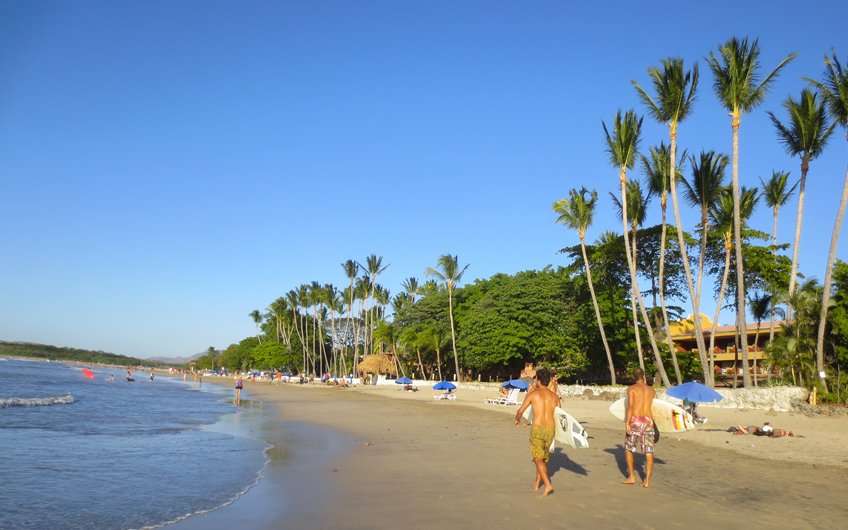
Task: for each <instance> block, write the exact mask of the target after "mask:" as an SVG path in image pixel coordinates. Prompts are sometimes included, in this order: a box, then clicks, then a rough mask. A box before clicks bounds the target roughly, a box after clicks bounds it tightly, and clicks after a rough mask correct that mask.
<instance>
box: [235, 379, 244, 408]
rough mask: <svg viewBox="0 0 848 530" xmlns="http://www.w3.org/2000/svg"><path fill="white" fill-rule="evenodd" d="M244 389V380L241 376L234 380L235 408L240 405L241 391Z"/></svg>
mask: <svg viewBox="0 0 848 530" xmlns="http://www.w3.org/2000/svg"><path fill="white" fill-rule="evenodd" d="M242 388H244V380H243V379H242V378H241V376H239V377H238V379H236V400H235V401H236V407H238V406H239V405H241V389H242Z"/></svg>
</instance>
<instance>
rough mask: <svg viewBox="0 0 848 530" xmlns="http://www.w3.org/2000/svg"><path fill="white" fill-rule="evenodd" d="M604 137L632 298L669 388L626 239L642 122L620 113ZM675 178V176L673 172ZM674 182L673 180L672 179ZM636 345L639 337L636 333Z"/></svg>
mask: <svg viewBox="0 0 848 530" xmlns="http://www.w3.org/2000/svg"><path fill="white" fill-rule="evenodd" d="M602 125H603V128H604V135H605V137H606V143H607V152H608V153H609V156H610V163H611V164H612V165H613V166H614V167H616V168H618V182H619V186H620V188H621V190H620V191H621V205H622V208H621V222H622V225H623V226H624V252H625V255H626V256H625V258H626V260H627V264H628V268H629V269H630V288H631V291H632V293H633V294H632V296H633V297H634V298H635V299H636V301H637V303H638V305H639V309H640V310H641V313H642V320H644V322H645V328H646V329H647V331H648V339H649V340H650V342H651V349H652V350H653V352H654V359H655V361H656V364H657V370H658V371H659V372H660V376H661V377H662V380H663V384H664V385H666V386H670V383H669V381H668V375H667V374H666V373H665V367H664V366H663V364H662V358H660V351H659V348H657V341H656V338H655V337H654V330H653V326H651V320H650V319H649V318H648V312H647V311H646V310H645V305H644V303H643V302H642V295H641V293H640V292H639V280H638V279H637V278H636V262H635V260H634V259H633V257H634V256H633V253H632V252H631V249H630V238H628V237H627V229H628V227H627V206H628V201H627V170H628V169H631V168H633V164H634V163H635V162H636V154H637V152H638V150H639V136H640V134H641V131H642V118H639V117H637V116H636V112H634V111H633V110H628V111H627V112H626V113H625V114H624V115H622V114H621V112H620V111H619V112H617V113H616V115H615V121H614V122H613V132H612V134H610V132H609V130H608V129H607V125H606V124H605V123H602ZM672 174H673V172H672ZM672 180H673V179H672ZM636 337H637V341H638V337H639V333H638V330H637V333H636Z"/></svg>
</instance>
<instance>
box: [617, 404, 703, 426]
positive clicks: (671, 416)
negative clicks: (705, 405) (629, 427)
mask: <svg viewBox="0 0 848 530" xmlns="http://www.w3.org/2000/svg"><path fill="white" fill-rule="evenodd" d="M609 411H610V413H611V414H612V415H613V416H615V417H616V418H618V419H619V420H621V421H624V418H625V414H626V412H627V398H621V399H619V400H618V401H616V402H614V403H613V404H612V405H610V407H609ZM651 415H652V416H653V417H654V423H656V424H657V428H658V429H659V430H660V432H686V431H691V430H692V429H694V428H695V427H696V424H695V420H693V419H692V415H691V414H689V413H688V412H686V411H685V410H684V409H683V407H679V406H677V405H675V404H673V403H669V402H668V401H663V400H662V399H656V398H654V401H653V403H651Z"/></svg>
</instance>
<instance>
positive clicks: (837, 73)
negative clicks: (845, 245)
mask: <svg viewBox="0 0 848 530" xmlns="http://www.w3.org/2000/svg"><path fill="white" fill-rule="evenodd" d="M824 63H825V72H824V79H823V80H822V81H821V82H818V81H812V83H813V84H814V85H815V86H816V87H817V88H818V89H819V90H820V91H821V95H822V99H824V101H825V103H826V104H827V111H828V114H829V115H830V117H831V119H833V123H834V126H835V125H837V124H838V125H841V126H842V127H843V128H845V131H846V138H847V139H848V70H846V69H844V68H843V67H842V64H841V63H840V62H839V59H838V58H837V57H836V52H834V53H833V56H832V57H825V59H824ZM846 202H848V171H846V172H845V179H844V181H843V184H842V198H841V199H840V201H839V210H837V213H836V221H835V222H834V224H833V232H832V233H831V237H830V250H829V252H828V254H827V268H826V270H825V274H824V286H823V289H824V291H823V293H822V306H821V312H820V315H819V328H818V335H817V338H816V369H817V371H818V372H819V377H820V378H821V381H822V384H823V385H825V388H827V385H826V384H825V381H824V375H825V373H824V329H825V325H826V324H827V310H828V306H829V305H830V294H831V293H830V286H831V284H832V282H833V262H834V260H835V259H836V249H837V246H838V243H839V233H840V231H841V230H842V220H843V219H844V218H845V206H846Z"/></svg>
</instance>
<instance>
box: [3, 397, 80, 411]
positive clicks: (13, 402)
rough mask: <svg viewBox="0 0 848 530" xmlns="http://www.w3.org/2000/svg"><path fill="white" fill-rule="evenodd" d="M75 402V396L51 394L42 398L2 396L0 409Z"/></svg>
mask: <svg viewBox="0 0 848 530" xmlns="http://www.w3.org/2000/svg"><path fill="white" fill-rule="evenodd" d="M73 402H74V396H72V395H70V394H66V395H64V396H50V397H41V398H19V397H12V398H0V409H3V408H6V407H46V406H49V405H70V404H71V403H73Z"/></svg>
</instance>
